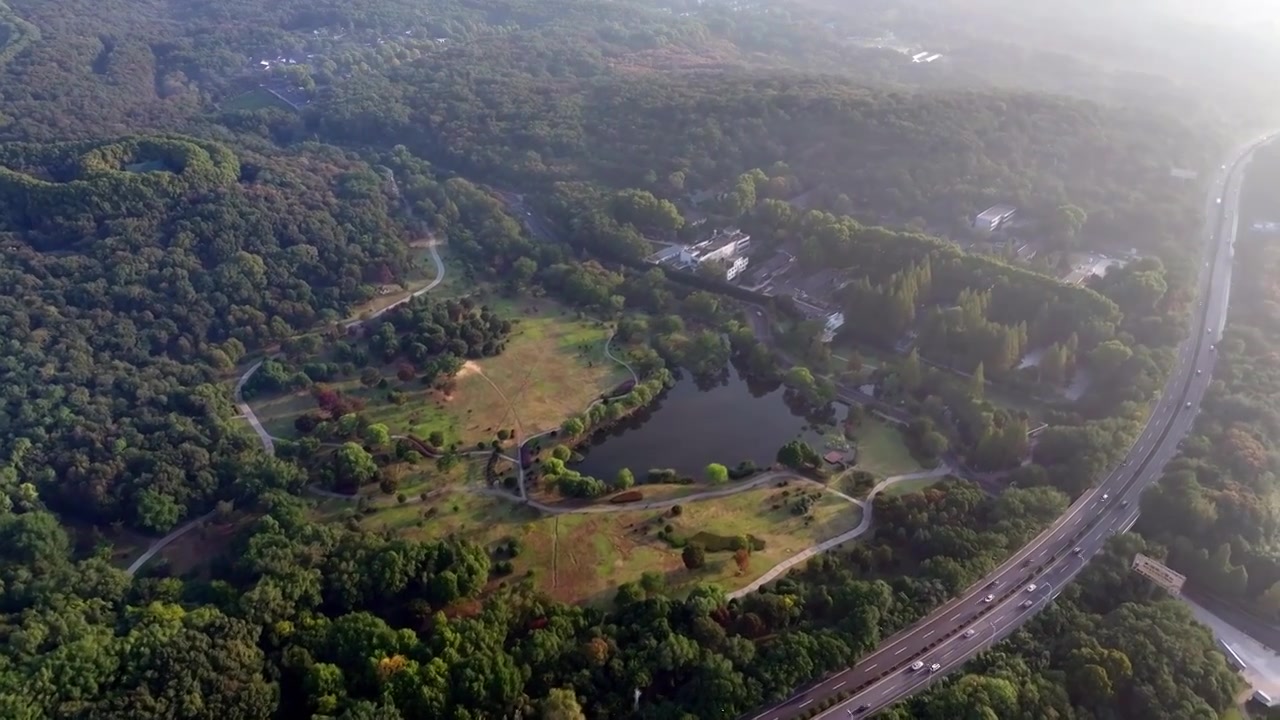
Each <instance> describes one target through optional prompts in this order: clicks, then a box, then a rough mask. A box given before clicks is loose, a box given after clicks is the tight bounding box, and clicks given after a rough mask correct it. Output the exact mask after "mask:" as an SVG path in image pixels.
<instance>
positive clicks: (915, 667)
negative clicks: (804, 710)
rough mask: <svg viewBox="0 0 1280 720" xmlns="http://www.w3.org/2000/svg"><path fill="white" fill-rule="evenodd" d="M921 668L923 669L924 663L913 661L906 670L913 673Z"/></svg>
mask: <svg viewBox="0 0 1280 720" xmlns="http://www.w3.org/2000/svg"><path fill="white" fill-rule="evenodd" d="M922 667H924V663H923V662H920V661H919V660H917V661H915V662H913V663H911V664H910V665H908V666H907V669H908V670H910V671H912V672H915V671H916V670H919V669H920V668H922Z"/></svg>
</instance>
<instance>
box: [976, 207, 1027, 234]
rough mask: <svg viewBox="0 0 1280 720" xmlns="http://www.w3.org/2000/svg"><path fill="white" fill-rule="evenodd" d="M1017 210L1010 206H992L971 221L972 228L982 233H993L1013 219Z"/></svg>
mask: <svg viewBox="0 0 1280 720" xmlns="http://www.w3.org/2000/svg"><path fill="white" fill-rule="evenodd" d="M1017 212H1018V209H1017V208H1015V207H1013V206H1012V205H992V206H991V207H989V208H987V209H986V210H983V211H982V212H980V213H978V215H977V217H975V218H974V219H973V228H974V229H975V230H982V231H983V232H995V231H996V230H999V229H1000V228H1002V227H1004V226H1005V224H1006V223H1008V222H1009V221H1010V220H1012V219H1013V216H1014V215H1016V214H1017Z"/></svg>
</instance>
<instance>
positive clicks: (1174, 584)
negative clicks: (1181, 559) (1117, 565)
mask: <svg viewBox="0 0 1280 720" xmlns="http://www.w3.org/2000/svg"><path fill="white" fill-rule="evenodd" d="M1133 570H1134V572H1136V573H1138V574H1139V575H1141V576H1142V577H1144V578H1146V579H1148V580H1150V581H1151V582H1153V583H1155V584H1157V585H1159V586H1160V587H1162V588H1164V589H1165V590H1167V591H1169V594H1170V595H1177V594H1179V593H1181V592H1182V583H1184V582H1186V581H1187V578H1186V577H1185V576H1183V575H1181V574H1179V573H1176V572H1174V571H1172V570H1170V569H1169V568H1168V567H1167V566H1166V565H1165V564H1164V563H1162V562H1160V561H1159V560H1153V559H1151V558H1149V557H1147V556H1146V555H1143V554H1142V553H1137V554H1136V555H1134V556H1133Z"/></svg>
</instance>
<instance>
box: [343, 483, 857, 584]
mask: <svg viewBox="0 0 1280 720" xmlns="http://www.w3.org/2000/svg"><path fill="white" fill-rule="evenodd" d="M472 487H473V488H474V487H475V485H473V486H472ZM861 520H862V510H861V508H859V507H858V506H856V505H853V504H851V503H849V502H847V501H844V500H842V499H840V498H837V497H835V496H834V495H830V494H828V493H826V492H825V491H823V490H821V489H820V488H815V487H813V486H806V485H801V484H795V483H793V484H790V485H788V486H786V487H776V486H769V487H765V488H757V489H752V490H746V491H744V492H742V493H740V494H737V495H733V496H729V497H723V498H717V499H712V500H705V501H695V502H691V503H688V504H686V505H682V506H681V508H680V510H679V511H678V514H674V515H673V514H672V510H671V509H666V510H635V511H626V512H618V513H602V514H562V515H543V514H540V513H538V512H537V511H536V510H533V509H530V508H528V507H526V506H523V505H520V504H518V503H513V502H510V501H508V500H506V499H503V498H497V497H492V496H489V495H483V494H478V493H476V492H468V491H464V490H462V489H460V488H459V489H456V490H455V491H454V492H450V493H446V494H442V495H439V496H435V497H432V498H430V499H429V500H428V501H426V502H418V503H413V504H406V505H403V506H392V507H388V508H386V509H385V510H381V511H379V512H376V513H374V514H372V515H369V516H367V517H364V518H363V519H362V520H361V525H363V526H364V527H368V528H370V529H375V530H376V529H384V528H385V529H392V530H397V531H399V532H401V533H404V534H406V535H407V536H409V537H417V538H420V539H427V538H442V537H448V536H449V535H454V534H456V535H457V536H458V537H462V538H466V539H468V540H471V541H473V542H476V543H479V544H481V545H483V546H485V547H486V548H487V549H489V550H490V551H494V550H495V549H498V548H500V547H506V546H507V544H508V543H510V542H511V541H513V540H514V541H515V545H516V546H517V547H518V548H519V550H518V553H517V554H516V556H515V557H514V558H511V559H510V562H511V565H512V568H511V569H512V574H511V575H510V576H509V577H510V578H513V579H521V578H525V577H529V578H530V579H531V581H532V582H533V583H534V585H536V586H537V588H538V589H540V590H542V591H545V592H547V593H548V594H550V595H551V596H552V597H554V598H556V599H557V600H561V601H565V602H573V603H588V604H592V605H606V604H608V603H610V602H612V600H613V597H614V594H615V593H616V591H617V588H618V586H619V585H621V584H623V583H627V582H637V581H639V580H640V579H641V576H642V575H644V574H645V573H651V574H653V575H652V576H653V577H656V578H660V579H661V582H662V584H663V585H664V587H665V588H666V589H667V591H669V592H672V593H674V594H677V595H678V594H680V593H681V592H683V591H685V590H688V589H690V588H692V587H693V586H694V585H696V584H698V583H704V582H712V583H716V584H719V585H720V586H721V587H723V588H725V590H726V591H731V590H734V589H737V588H740V587H742V586H744V585H746V584H748V583H750V582H751V581H752V580H754V579H756V578H758V577H760V576H761V575H763V574H764V573H765V572H766V571H768V570H769V569H770V568H772V567H773V566H774V565H776V564H778V563H779V562H781V561H783V560H785V559H786V558H788V557H790V556H792V555H793V554H795V553H797V552H800V551H801V550H804V549H805V548H807V547H810V546H811V545H814V544H816V543H819V542H822V541H823V540H827V539H829V538H831V537H834V536H836V535H839V534H841V533H844V532H847V531H849V530H851V529H853V528H855V527H857V526H858V523H859V522H860V521H861ZM668 526H670V528H671V530H670V531H669V532H668V531H667V527H668ZM662 536H667V537H670V538H673V539H674V540H675V541H676V542H675V543H673V542H670V541H668V540H665V539H663V537H662ZM739 536H749V537H750V539H751V542H753V544H755V545H756V546H757V548H756V549H755V550H754V551H753V552H752V553H751V556H750V558H749V560H748V563H747V566H746V570H745V572H741V573H740V572H739V570H738V566H737V563H736V561H735V559H734V552H733V551H732V550H731V549H730V547H731V545H732V543H733V541H734V539H735V538H737V537H739ZM689 538H697V539H698V540H700V541H701V542H702V543H703V544H704V546H706V547H708V548H709V551H708V552H707V553H706V564H705V566H704V567H702V568H701V569H698V570H689V569H688V568H686V567H685V565H684V562H683V560H682V557H681V555H682V549H681V548H680V547H677V546H676V545H677V544H678V543H679V542H680V541H686V540H688V539H689ZM761 542H763V547H762V548H761V547H759V545H760V543H761ZM504 557H505V556H504Z"/></svg>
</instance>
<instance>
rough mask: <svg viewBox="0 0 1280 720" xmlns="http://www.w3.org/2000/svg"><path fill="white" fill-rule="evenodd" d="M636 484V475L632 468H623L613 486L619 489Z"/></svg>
mask: <svg viewBox="0 0 1280 720" xmlns="http://www.w3.org/2000/svg"><path fill="white" fill-rule="evenodd" d="M635 484H636V477H635V475H633V474H632V473H631V468H622V469H621V470H619V471H618V476H617V477H616V478H614V480H613V487H614V488H615V489H617V490H627V489H630V488H631V487H632V486H633V485H635Z"/></svg>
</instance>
